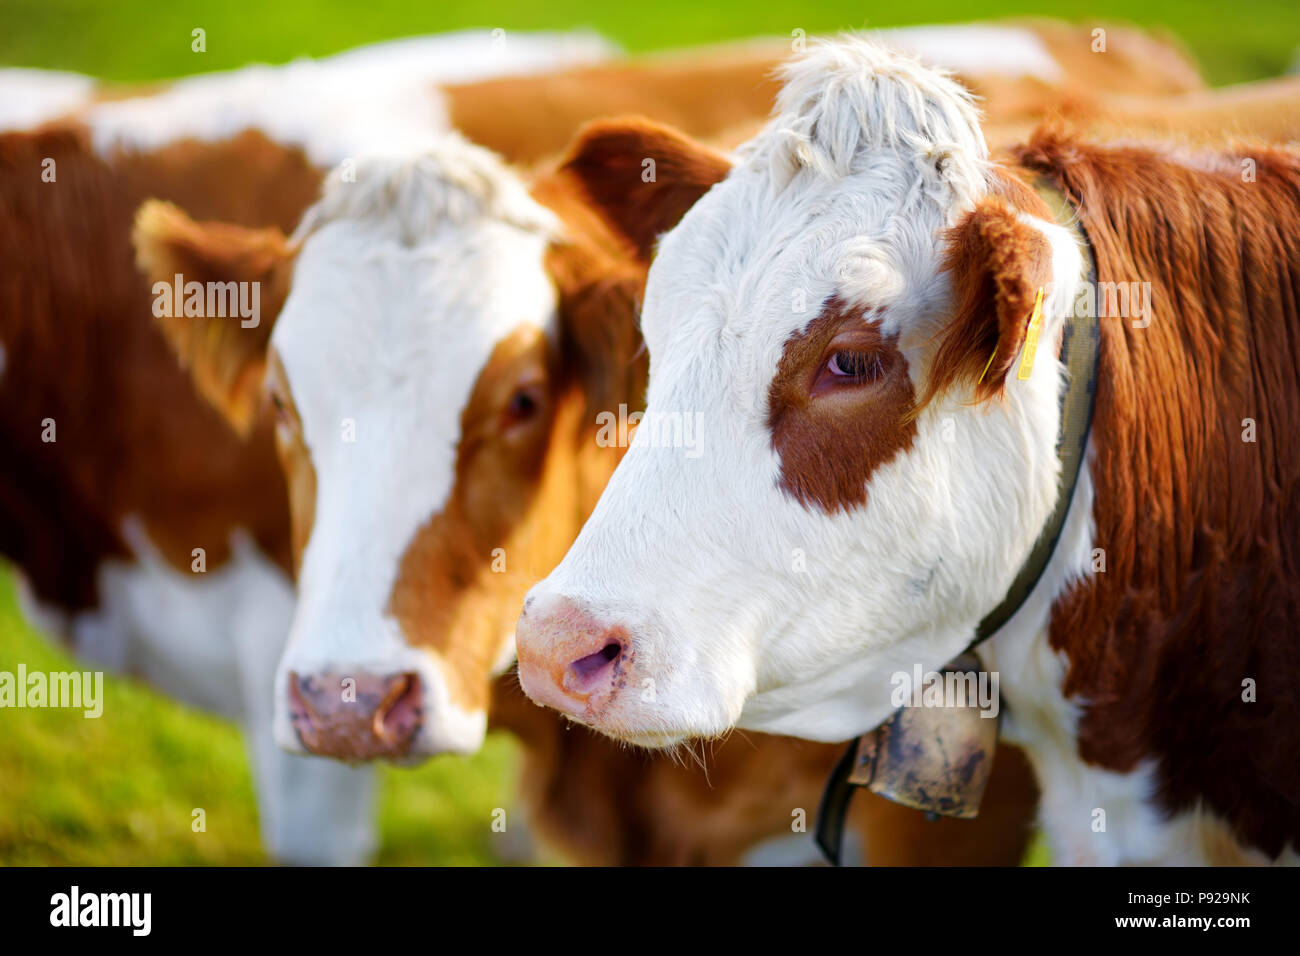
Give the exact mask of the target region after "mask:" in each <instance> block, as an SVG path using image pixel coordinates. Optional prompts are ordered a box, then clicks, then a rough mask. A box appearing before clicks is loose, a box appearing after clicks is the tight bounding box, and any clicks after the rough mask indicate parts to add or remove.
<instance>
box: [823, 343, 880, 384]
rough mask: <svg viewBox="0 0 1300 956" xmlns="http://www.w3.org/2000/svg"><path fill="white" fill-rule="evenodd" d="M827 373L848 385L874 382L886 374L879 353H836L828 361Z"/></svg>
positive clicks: (844, 351)
mask: <svg viewBox="0 0 1300 956" xmlns="http://www.w3.org/2000/svg"><path fill="white" fill-rule="evenodd" d="M826 371H827V372H828V373H829V374H830V376H831V377H832V378H834V379H839V380H841V381H843V382H845V383H846V384H847V383H856V382H872V381H875V380H876V379H878V378H880V376H881V375H883V374H884V371H885V366H884V363H883V362H882V361H881V360H880V355H879V353H877V352H855V351H849V350H847V349H846V350H842V351H839V352H834V353H832V354H831V357H830V358H829V359H827V360H826Z"/></svg>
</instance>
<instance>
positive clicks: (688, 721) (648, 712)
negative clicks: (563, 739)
mask: <svg viewBox="0 0 1300 956" xmlns="http://www.w3.org/2000/svg"><path fill="white" fill-rule="evenodd" d="M618 703H619V702H618V701H614V702H612V703H611V705H610V706H608V707H606V708H605V709H604V710H603V711H601V712H600V713H599V714H595V715H593V714H589V713H583V714H581V715H578V716H572V715H566V716H569V719H570V720H574V721H576V722H578V723H580V724H583V725H584V726H586V727H589V728H590V729H592V730H595V731H597V732H599V733H601V734H604V735H605V736H606V737H612V738H613V739H615V740H617V741H619V742H620V743H624V744H627V745H628V746H631V747H641V748H644V749H646V750H672V749H674V748H676V747H679V746H683V745H685V746H689V745H690V744H691V742H692V741H696V740H713V739H716V738H718V737H721V736H723V735H725V734H727V733H729V732H730V731H731V730H732V729H733V727H734V726H735V721H734V720H730V719H727V718H722V717H719V718H717V719H703V720H702V719H700V717H699V716H698V715H696V716H694V717H691V718H688V717H685V716H680V715H675V714H674V713H673V711H672V709H671V708H661V707H656V706H653V705H641V704H638V705H637V706H636V707H630V708H629V707H620V706H618Z"/></svg>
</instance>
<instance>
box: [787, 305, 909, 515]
mask: <svg viewBox="0 0 1300 956" xmlns="http://www.w3.org/2000/svg"><path fill="white" fill-rule="evenodd" d="M879 314H880V310H879V309H870V308H866V307H852V306H849V305H847V304H846V303H844V302H843V301H841V300H840V299H838V298H832V299H830V300H829V301H828V302H827V303H826V305H825V307H824V308H823V310H822V312H821V314H820V315H819V316H818V317H817V318H816V319H814V320H813V321H812V322H810V323H809V324H808V327H807V328H806V329H804V330H803V331H802V332H799V333H797V334H795V335H793V336H791V338H790V339H789V340H788V341H787V342H786V343H785V348H784V350H783V352H782V355H781V360H780V363H779V365H778V367H777V373H776V376H775V377H774V378H773V380H772V385H771V389H770V391H769V396H768V397H769V412H768V427H769V429H770V430H771V433H772V447H773V448H775V449H776V451H777V453H778V454H779V455H780V456H781V479H780V484H781V487H782V489H783V490H784V491H785V492H786V493H787V494H789V495H791V496H792V497H794V498H795V499H797V500H798V501H800V502H802V503H803V504H805V505H808V506H816V507H818V508H820V509H821V510H823V511H826V512H835V511H841V510H847V509H849V508H851V507H854V506H856V505H861V504H863V503H864V502H865V501H866V496H867V482H868V481H869V480H870V478H871V475H872V473H873V472H874V471H875V469H876V468H878V467H879V466H880V465H882V464H884V463H885V462H887V461H889V460H890V459H891V458H893V457H894V456H895V455H897V454H899V453H900V452H903V451H905V450H906V449H907V448H908V447H909V446H910V445H911V442H912V438H913V436H914V435H915V433H916V426H915V424H914V423H913V422H912V420H911V418H910V417H909V412H910V411H911V409H912V406H913V403H914V398H915V396H914V395H913V392H912V383H911V380H910V378H909V377H908V374H907V360H906V359H905V358H904V357H903V354H902V353H901V352H900V351H899V350H898V345H897V341H896V339H895V337H894V336H892V335H886V334H884V332H883V331H882V329H881V321H880V319H878V318H875V316H877V315H879Z"/></svg>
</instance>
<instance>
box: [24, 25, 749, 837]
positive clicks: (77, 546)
mask: <svg viewBox="0 0 1300 956" xmlns="http://www.w3.org/2000/svg"><path fill="white" fill-rule="evenodd" d="M605 53H606V50H605V48H604V46H603V45H602V44H600V43H599V42H597V41H595V40H594V39H593V38H591V37H590V36H577V37H572V36H568V35H558V36H555V37H545V36H543V37H530V36H528V35H512V36H511V37H509V38H508V39H507V42H506V46H505V48H504V51H502V50H499V49H498V47H497V44H496V43H495V42H494V41H493V38H492V37H490V36H489V35H488V34H487V33H486V32H480V33H477V34H462V35H455V36H449V37H430V38H420V39H416V40H407V41H400V42H398V43H396V44H382V45H379V46H377V47H372V48H367V49H363V50H358V51H352V52H350V53H347V54H341V55H339V56H338V57H333V58H330V59H328V60H325V61H319V62H315V61H297V62H295V63H293V64H290V65H287V66H285V67H279V68H269V67H250V68H247V69H244V70H236V71H231V72H228V73H222V74H212V75H208V76H202V77H195V78H192V79H188V80H182V81H178V82H176V83H174V84H171V85H165V86H162V87H160V88H156V89H152V90H148V91H143V92H140V93H138V94H136V95H127V94H126V93H124V92H123V91H118V90H106V89H104V88H101V87H98V86H97V85H96V84H95V83H94V82H93V81H91V80H90V79H89V78H86V77H79V76H75V75H70V74H53V73H46V72H43V71H32V70H5V71H0V129H3V130H6V131H4V132H0V199H3V203H2V204H0V209H2V210H3V214H0V254H2V255H3V261H0V434H3V436H4V440H5V446H6V448H7V449H8V450H9V454H8V456H7V457H6V466H5V468H4V469H3V474H0V552H2V553H3V554H4V556H5V557H6V558H8V559H9V560H11V561H13V562H14V563H15V565H16V566H17V569H18V570H19V571H20V572H21V573H20V595H22V597H23V604H24V606H25V608H26V610H27V612H28V615H29V616H30V617H31V618H32V619H33V620H34V621H35V622H37V623H39V624H41V625H43V626H44V628H45V629H46V630H47V631H48V632H50V633H51V634H52V635H58V636H61V637H62V638H64V639H66V640H67V642H68V644H69V646H70V647H71V648H72V649H73V650H74V651H76V652H77V653H78V654H79V655H81V656H82V657H83V658H85V659H88V660H93V661H97V662H100V663H103V664H105V665H106V666H109V667H113V668H117V669H120V670H123V671H127V672H129V673H132V674H134V675H137V676H139V677H142V678H144V679H145V680H147V681H149V682H150V683H151V684H152V685H153V686H155V687H157V688H159V689H161V690H163V691H165V692H167V693H169V694H172V695H173V696H176V697H178V698H179V699H181V700H183V701H186V702H187V703H190V704H192V705H196V706H201V707H204V708H208V709H211V710H214V711H216V712H218V713H221V714H225V715H227V716H230V717H233V718H237V719H239V720H240V721H241V723H242V724H243V726H244V728H245V730H246V732H247V733H248V736H249V742H250V747H251V751H252V757H253V760H252V763H253V769H254V777H255V780H256V782H257V787H258V793H259V803H260V816H261V827H262V834H263V839H264V843H265V845H266V846H267V849H268V851H269V852H270V853H271V854H272V855H273V856H275V857H276V858H278V859H281V860H286V861H289V862H296V863H356V862H362V861H363V860H364V859H366V857H367V856H368V855H369V853H370V851H371V849H372V847H373V844H374V826H373V812H372V807H371V803H372V795H373V781H372V775H371V772H370V771H369V770H364V769H351V768H346V767H342V766H337V765H331V764H327V763H325V762H322V761H316V760H307V759H303V758H301V757H296V756H293V755H288V754H285V753H284V752H283V751H281V750H280V748H278V747H277V746H275V744H274V742H273V740H272V738H271V733H270V725H271V709H270V703H271V681H272V678H273V675H274V670H275V666H276V663H277V662H278V659H279V654H280V650H281V648H282V647H283V643H284V637H285V635H286V634H287V633H288V627H289V623H290V620H291V617H292V610H293V590H292V580H291V577H290V574H289V570H290V563H291V557H290V555H291V546H290V533H289V516H288V509H287V506H286V501H285V493H284V490H283V479H282V477H281V474H282V472H281V470H280V468H279V465H278V463H277V461H276V457H275V451H274V446H273V440H272V431H273V425H272V423H271V422H270V420H269V419H262V420H258V421H254V420H253V416H252V415H251V409H247V408H244V409H240V410H238V411H239V413H240V414H242V415H243V421H244V424H245V427H246V429H248V430H250V432H251V434H250V437H249V439H248V441H242V442H241V441H239V440H237V438H236V436H234V435H233V434H232V433H231V431H230V429H229V426H228V424H227V423H226V422H224V421H222V419H221V417H220V416H217V415H216V414H214V412H213V411H212V410H211V409H210V408H209V407H208V406H207V404H206V403H204V402H202V401H200V400H199V399H198V398H197V397H196V396H195V394H194V389H193V386H192V384H191V382H190V380H189V376H188V375H187V374H186V373H184V372H183V371H182V370H180V369H178V368H177V367H176V362H175V358H174V355H173V354H172V352H171V351H170V350H169V348H168V347H167V343H166V341H165V340H164V339H163V337H162V336H161V335H160V334H159V333H158V330H157V329H156V327H155V325H154V323H153V321H152V317H151V312H152V308H153V301H152V300H153V296H152V295H151V292H150V289H149V286H148V284H147V283H145V282H143V281H142V280H141V278H140V276H139V273H138V271H137V270H136V269H135V266H134V263H133V255H132V250H131V245H130V230H131V223H132V219H133V216H134V212H135V209H136V207H137V206H138V205H139V204H140V202H142V201H143V200H144V199H145V198H146V197H148V196H159V197H163V198H166V199H169V200H171V201H174V202H178V203H181V204H183V205H184V206H185V207H186V208H188V209H191V210H193V211H194V212H195V213H196V214H198V215H202V216H205V217H211V218H219V219H223V220H226V221H229V222H234V223H239V224H242V225H244V226H248V227H275V228H276V229H279V230H288V229H291V228H292V227H293V226H294V225H295V224H296V223H297V222H298V220H299V219H300V218H301V215H302V213H303V211H304V210H305V209H306V208H307V207H308V206H309V205H310V204H311V202H312V201H313V200H314V199H315V197H316V195H317V193H318V191H319V187H320V182H321V179H322V177H323V175H324V168H325V166H324V164H329V163H334V162H336V161H338V160H340V159H342V158H344V157H345V156H347V155H350V154H351V153H353V152H355V151H359V150H363V149H365V148H368V147H375V146H383V145H384V144H391V143H393V142H407V143H409V142H419V141H421V140H422V138H424V137H427V136H431V135H435V134H436V133H438V132H440V131H441V130H443V129H445V128H446V124H447V122H448V119H447V116H448V113H449V107H448V106H447V103H446V101H444V98H443V94H442V92H441V88H440V87H439V86H438V85H437V81H438V80H457V81H462V82H461V83H460V85H458V86H457V91H458V93H457V94H456V96H467V97H468V96H473V91H474V89H475V88H474V86H473V85H472V84H467V83H465V82H463V81H466V80H468V79H469V78H470V77H472V76H482V75H491V74H494V73H501V72H504V71H510V70H515V71H518V70H528V69H540V68H542V67H544V66H547V65H553V66H563V65H566V64H569V63H573V62H579V63H589V62H590V61H592V60H594V59H599V58H600V57H602V56H604V55H605ZM767 62H769V61H767V60H765V61H764V64H765V65H766V63H767ZM645 69H646V68H644V67H643V68H642V73H644V70H645ZM688 69H689V65H688V64H687V63H685V62H682V63H676V64H674V65H673V71H674V75H678V74H682V73H685V72H687V71H688ZM708 69H709V71H710V75H712V74H713V73H716V67H714V66H713V65H709V67H708ZM552 81H553V82H554V83H556V84H557V85H558V86H559V87H560V88H567V86H566V85H565V84H566V81H565V79H564V73H563V72H560V73H554V74H541V75H539V76H537V77H535V79H534V83H535V84H536V86H537V87H538V88H540V89H545V88H546V86H547V84H548V82H552ZM624 92H625V93H627V92H629V91H627V90H625V91H624ZM769 95H770V94H769ZM452 99H453V100H454V99H455V96H453V97H452ZM612 102H614V103H616V104H617V103H620V102H624V103H627V104H628V105H630V106H631V107H633V108H637V107H639V106H640V105H641V104H640V101H639V100H637V99H635V98H633V99H628V100H620V99H618V98H617V97H614V98H613V99H612ZM748 103H749V99H746V100H744V101H742V102H739V103H735V104H732V105H733V106H734V107H735V109H736V110H737V112H740V113H744V112H746V111H747V110H748V109H749V107H748ZM363 107H364V108H363ZM762 109H763V110H766V109H767V105H766V104H764V105H763V107H762ZM460 115H465V114H460ZM313 118H314V119H313ZM687 118H688V119H689V116H688V117H687ZM710 129H711V127H710V126H708V125H707V124H706V125H702V126H701V127H700V129H699V132H701V133H707V132H709V131H710ZM532 155H535V154H529V157H531V156H532ZM267 241H268V243H270V244H271V245H272V246H273V245H274V239H272V238H269V234H268V240H267ZM262 293H264V295H261V294H262ZM259 295H261V298H260V301H259V303H258V305H259V311H260V312H265V313H266V314H267V315H269V316H274V314H275V312H276V311H277V310H278V308H279V302H278V301H277V296H281V297H282V295H283V290H276V289H275V288H273V287H271V286H266V287H264V288H259ZM258 324H260V323H258ZM269 328H270V325H269V323H268V324H267V325H266V326H264V327H263V328H262V332H263V333H265V332H266V331H268V330H269ZM249 333H250V335H252V336H256V335H258V334H259V333H258V330H257V328H256V325H254V327H253V328H251V329H250V330H249ZM196 549H201V555H200V553H199V552H198V551H196ZM200 557H201V560H200ZM196 569H202V570H201V573H200V571H199V570H196Z"/></svg>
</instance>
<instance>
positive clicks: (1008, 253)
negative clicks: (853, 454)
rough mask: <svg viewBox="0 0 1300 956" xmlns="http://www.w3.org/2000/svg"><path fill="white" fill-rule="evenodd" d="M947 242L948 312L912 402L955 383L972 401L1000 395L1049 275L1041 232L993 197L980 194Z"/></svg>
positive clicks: (925, 400) (1049, 256) (1048, 247)
mask: <svg viewBox="0 0 1300 956" xmlns="http://www.w3.org/2000/svg"><path fill="white" fill-rule="evenodd" d="M947 242H948V254H947V257H946V259H945V261H944V270H945V271H946V272H948V273H949V275H950V276H951V277H952V283H953V290H954V297H953V298H954V303H955V311H954V313H953V317H952V319H951V320H950V321H949V322H948V324H947V327H946V329H945V331H944V332H943V334H942V341H941V344H940V346H939V348H938V350H937V352H936V353H935V357H934V361H933V362H932V363H931V365H930V373H929V380H928V382H927V385H926V390H925V394H924V395H923V396H922V398H921V401H920V402H919V403H918V407H923V406H924V405H925V404H926V403H928V402H929V401H930V400H931V399H933V398H934V397H935V396H936V395H938V394H940V393H941V392H943V391H945V390H947V389H949V388H952V387H954V386H957V385H959V384H972V385H974V387H975V399H976V401H984V400H985V399H989V398H992V397H993V396H995V395H1000V394H1001V393H1002V391H1003V388H1004V385H1005V380H1006V376H1007V373H1008V372H1010V371H1011V368H1012V366H1014V365H1015V364H1016V361H1017V359H1018V358H1019V356H1020V352H1021V349H1022V348H1023V347H1024V344H1025V334H1026V332H1027V331H1028V328H1029V320H1030V318H1031V316H1032V314H1033V310H1034V302H1035V300H1036V298H1037V296H1038V290H1039V289H1042V288H1045V286H1046V284H1047V283H1048V282H1049V281H1050V280H1051V277H1052V265H1051V260H1052V248H1051V244H1050V243H1049V242H1048V241H1047V237H1046V236H1044V235H1043V234H1042V233H1041V232H1040V231H1039V230H1037V229H1034V228H1033V227H1031V226H1028V225H1026V224H1025V223H1023V222H1021V221H1020V220H1019V219H1018V218H1017V215H1016V210H1015V209H1014V208H1012V207H1011V206H1010V205H1008V204H1007V203H1006V202H1005V201H1004V200H1002V199H1001V198H998V197H996V196H990V197H986V198H984V199H982V200H980V201H979V203H977V204H976V206H975V208H974V209H973V210H971V212H970V213H968V214H967V216H966V217H965V218H964V219H963V220H962V221H961V222H960V223H958V225H957V226H955V227H954V228H953V229H951V230H949V231H948V234H947Z"/></svg>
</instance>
